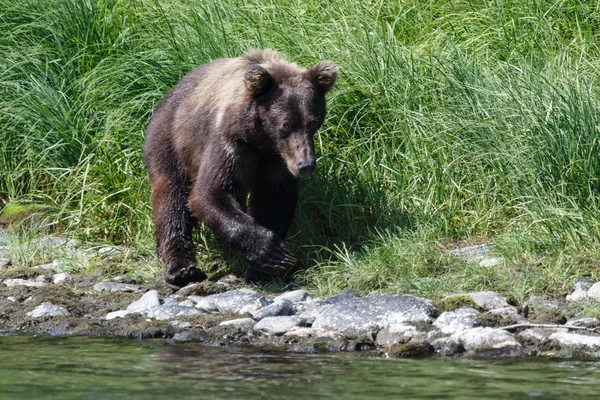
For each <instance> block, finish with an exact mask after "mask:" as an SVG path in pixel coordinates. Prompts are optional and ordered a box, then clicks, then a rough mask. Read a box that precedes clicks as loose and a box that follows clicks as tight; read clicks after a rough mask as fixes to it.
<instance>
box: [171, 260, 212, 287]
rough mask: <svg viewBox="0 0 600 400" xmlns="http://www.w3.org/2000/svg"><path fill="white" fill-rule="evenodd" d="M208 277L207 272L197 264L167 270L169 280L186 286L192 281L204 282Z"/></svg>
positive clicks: (180, 285)
mask: <svg viewBox="0 0 600 400" xmlns="http://www.w3.org/2000/svg"><path fill="white" fill-rule="evenodd" d="M206 278H207V276H206V274H205V273H204V272H202V271H201V270H200V269H198V268H197V267H196V266H195V265H188V266H187V267H183V268H181V267H179V268H169V269H168V270H167V276H166V279H167V282H168V283H170V284H172V285H175V286H179V287H182V286H185V285H187V284H188V283H190V282H202V281H203V280H205V279H206Z"/></svg>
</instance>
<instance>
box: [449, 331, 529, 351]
mask: <svg viewBox="0 0 600 400" xmlns="http://www.w3.org/2000/svg"><path fill="white" fill-rule="evenodd" d="M458 335H459V340H460V343H461V344H462V346H463V347H464V349H465V350H466V351H467V352H472V353H473V352H476V353H479V352H482V351H489V350H502V351H504V352H508V353H517V352H519V351H520V349H521V344H520V343H519V342H518V341H517V340H516V339H515V337H514V336H513V335H511V334H510V333H508V332H506V331H505V330H502V329H494V328H473V329H469V330H467V331H463V332H460V333H458Z"/></svg>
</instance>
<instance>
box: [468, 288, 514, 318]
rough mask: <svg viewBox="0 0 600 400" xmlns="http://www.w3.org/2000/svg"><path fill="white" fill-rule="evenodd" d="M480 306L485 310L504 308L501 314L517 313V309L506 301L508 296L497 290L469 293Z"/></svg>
mask: <svg viewBox="0 0 600 400" xmlns="http://www.w3.org/2000/svg"><path fill="white" fill-rule="evenodd" d="M468 295H469V296H470V297H471V299H473V301H474V302H475V304H477V305H478V306H479V307H481V308H483V309H484V310H488V311H491V310H498V309H500V310H502V311H501V312H498V313H499V314H502V313H508V314H516V313H517V309H516V308H515V307H513V306H511V305H510V304H508V302H507V301H506V297H504V296H502V295H500V294H498V293H496V292H490V291H488V292H473V293H469V294H468Z"/></svg>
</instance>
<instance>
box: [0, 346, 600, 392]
mask: <svg viewBox="0 0 600 400" xmlns="http://www.w3.org/2000/svg"><path fill="white" fill-rule="evenodd" d="M598 388H600V363H596V362H592V361H548V360H538V361H536V360H528V361H525V360H517V361H515V360H511V361H506V360H504V361H498V360H466V359H440V358H428V359H420V360H400V359H382V358H376V357H371V356H364V355H363V356H361V355H359V354H356V353H354V354H350V353H346V354H291V353H274V352H256V351H248V350H239V349H222V348H211V347H203V346H201V345H198V344H194V343H169V342H166V341H159V340H145V341H134V340H119V339H106V338H31V337H0V398H2V399H5V398H6V399H32V398H35V399H54V398H56V399H59V398H60V399H119V398H121V399H125V398H127V399H172V398H186V399H189V398H198V399H203V398H206V399H230V400H231V399H296V398H299V399H302V398H305V399H369V398H371V399H398V398H402V399H441V398H444V399H448V398H455V399H519V398H531V397H536V398H543V399H579V398H596V396H597V391H598Z"/></svg>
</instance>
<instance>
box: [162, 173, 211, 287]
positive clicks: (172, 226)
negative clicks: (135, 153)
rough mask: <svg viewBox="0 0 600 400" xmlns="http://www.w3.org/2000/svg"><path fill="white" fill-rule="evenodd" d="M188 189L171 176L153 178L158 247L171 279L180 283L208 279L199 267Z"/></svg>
mask: <svg viewBox="0 0 600 400" xmlns="http://www.w3.org/2000/svg"><path fill="white" fill-rule="evenodd" d="M184 188H185V186H184V185H183V183H182V182H180V181H179V180H177V179H172V178H170V177H168V176H158V177H155V178H154V179H152V213H153V215H154V223H155V235H154V237H155V241H156V249H157V253H158V257H159V259H160V260H161V261H162V262H163V264H164V265H165V267H166V268H167V274H166V280H167V282H169V283H171V284H173V285H177V286H185V285H187V284H188V283H190V282H201V281H203V280H205V279H206V274H205V273H204V272H202V271H201V270H200V269H198V268H197V267H196V251H195V249H194V243H193V241H192V228H193V227H194V219H193V217H192V215H191V214H190V211H189V209H188V207H187V205H186V202H187V196H186V193H185V190H184Z"/></svg>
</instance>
